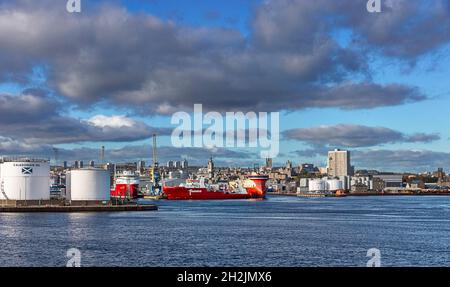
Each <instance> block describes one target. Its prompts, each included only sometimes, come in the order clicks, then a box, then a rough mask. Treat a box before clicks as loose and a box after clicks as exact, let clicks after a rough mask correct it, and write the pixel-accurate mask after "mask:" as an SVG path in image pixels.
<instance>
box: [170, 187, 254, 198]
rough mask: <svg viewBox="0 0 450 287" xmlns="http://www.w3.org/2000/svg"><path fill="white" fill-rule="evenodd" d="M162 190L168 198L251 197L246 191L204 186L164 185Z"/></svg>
mask: <svg viewBox="0 0 450 287" xmlns="http://www.w3.org/2000/svg"><path fill="white" fill-rule="evenodd" d="M163 192H164V194H165V195H166V196H167V199H168V200H224V199H248V198H252V196H251V195H250V194H247V193H230V192H223V191H211V190H208V189H206V188H187V187H164V188H163Z"/></svg>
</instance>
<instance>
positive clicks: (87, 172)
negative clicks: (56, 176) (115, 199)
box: [68, 168, 111, 201]
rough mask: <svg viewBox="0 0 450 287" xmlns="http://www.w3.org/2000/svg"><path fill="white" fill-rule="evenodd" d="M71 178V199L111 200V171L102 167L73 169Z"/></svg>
mask: <svg viewBox="0 0 450 287" xmlns="http://www.w3.org/2000/svg"><path fill="white" fill-rule="evenodd" d="M69 173H70V175H69V176H68V178H69V183H70V188H69V191H68V193H69V194H70V200H72V201H109V200H110V187H111V186H110V176H109V172H108V171H107V170H104V169H100V168H82V169H74V170H71V171H70V172H69Z"/></svg>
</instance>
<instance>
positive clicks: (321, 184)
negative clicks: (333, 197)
mask: <svg viewBox="0 0 450 287" xmlns="http://www.w3.org/2000/svg"><path fill="white" fill-rule="evenodd" d="M339 189H344V182H343V181H342V180H339V179H325V178H324V179H322V178H319V179H310V180H309V187H308V190H309V191H311V192H318V191H336V190H339Z"/></svg>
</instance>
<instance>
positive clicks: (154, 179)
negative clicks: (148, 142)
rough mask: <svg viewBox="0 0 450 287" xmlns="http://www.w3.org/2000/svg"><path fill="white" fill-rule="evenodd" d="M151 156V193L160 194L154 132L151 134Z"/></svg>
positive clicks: (159, 175) (159, 177)
mask: <svg viewBox="0 0 450 287" xmlns="http://www.w3.org/2000/svg"><path fill="white" fill-rule="evenodd" d="M152 156H153V165H152V167H151V169H150V176H151V178H152V182H153V186H152V194H153V195H161V193H162V190H161V185H160V181H161V174H160V171H159V163H158V154H157V150H156V134H153V147H152Z"/></svg>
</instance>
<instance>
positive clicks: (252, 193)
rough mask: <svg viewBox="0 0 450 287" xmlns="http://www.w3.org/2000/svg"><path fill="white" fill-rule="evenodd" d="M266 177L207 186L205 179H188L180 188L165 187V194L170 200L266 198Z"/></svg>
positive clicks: (251, 177) (261, 176) (250, 177)
mask: <svg viewBox="0 0 450 287" xmlns="http://www.w3.org/2000/svg"><path fill="white" fill-rule="evenodd" d="M267 180H268V177H267V176H265V175H251V176H248V178H247V180H245V181H244V182H242V183H241V182H230V183H219V184H212V185H205V183H204V179H200V180H193V179H188V180H187V181H186V184H182V185H180V186H174V187H170V186H164V187H163V193H164V194H165V195H166V197H167V199H169V200H214V199H249V198H264V197H265V196H266V181H267Z"/></svg>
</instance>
